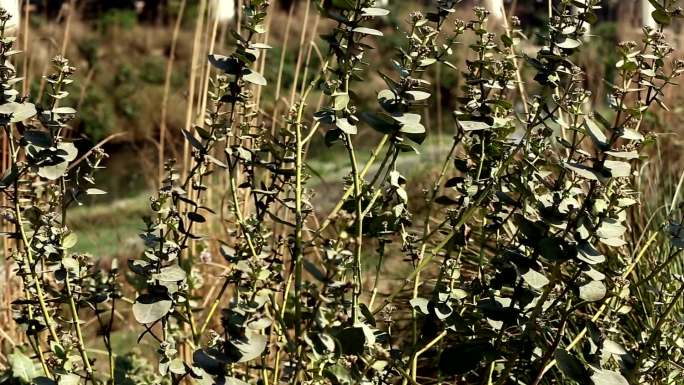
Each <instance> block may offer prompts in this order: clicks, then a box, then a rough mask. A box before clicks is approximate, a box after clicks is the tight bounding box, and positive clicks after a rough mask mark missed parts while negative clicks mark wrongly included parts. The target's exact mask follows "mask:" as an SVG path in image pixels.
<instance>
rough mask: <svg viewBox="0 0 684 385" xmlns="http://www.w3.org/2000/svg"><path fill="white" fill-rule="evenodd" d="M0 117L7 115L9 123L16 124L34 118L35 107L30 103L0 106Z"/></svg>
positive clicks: (12, 103) (11, 103)
mask: <svg viewBox="0 0 684 385" xmlns="http://www.w3.org/2000/svg"><path fill="white" fill-rule="evenodd" d="M0 115H8V116H10V119H9V121H10V123H18V122H22V121H24V120H26V119H29V118H32V117H34V116H36V106H34V105H33V104H32V103H17V102H9V103H5V104H2V105H0Z"/></svg>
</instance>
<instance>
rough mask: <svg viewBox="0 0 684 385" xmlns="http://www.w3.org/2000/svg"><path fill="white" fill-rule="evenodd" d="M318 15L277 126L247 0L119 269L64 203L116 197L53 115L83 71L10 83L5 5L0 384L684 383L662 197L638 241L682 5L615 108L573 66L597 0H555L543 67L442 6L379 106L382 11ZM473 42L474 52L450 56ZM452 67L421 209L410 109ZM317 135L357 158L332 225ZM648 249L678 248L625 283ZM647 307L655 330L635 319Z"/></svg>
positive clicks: (61, 116)
mask: <svg viewBox="0 0 684 385" xmlns="http://www.w3.org/2000/svg"><path fill="white" fill-rule="evenodd" d="M315 3H316V5H317V7H318V10H319V12H320V14H321V16H323V17H325V18H327V19H329V20H330V26H331V27H330V30H329V31H327V32H326V33H325V34H324V35H322V40H323V41H324V42H325V44H326V49H325V50H323V52H322V53H321V57H320V59H321V60H320V63H321V65H320V67H319V68H310V69H308V70H309V71H310V72H311V73H315V76H314V79H313V80H310V81H307V80H304V84H303V85H302V88H301V90H302V92H301V93H300V94H298V95H297V98H296V99H295V101H294V103H292V105H290V106H289V110H288V111H286V113H285V114H284V116H283V117H282V118H280V117H275V120H274V121H273V122H271V121H269V120H268V117H267V116H266V115H265V114H263V113H262V111H261V110H260V107H259V102H258V100H257V97H256V95H257V94H258V89H259V87H268V85H269V84H268V82H267V79H265V78H264V76H263V75H262V74H260V73H259V72H258V71H257V70H256V68H258V66H257V65H256V64H257V63H258V62H259V60H260V57H262V55H267V54H268V50H269V49H270V48H271V47H270V46H269V45H267V44H265V43H263V39H262V35H263V34H264V33H265V32H266V20H267V16H268V10H269V9H268V7H269V3H268V1H267V0H247V1H244V2H243V9H242V17H241V18H240V23H241V24H240V26H239V27H240V28H238V29H236V31H234V33H233V34H232V36H233V38H234V43H235V44H234V49H233V51H232V53H231V54H229V55H226V56H224V55H220V54H217V53H212V54H211V55H209V57H208V60H209V62H210V64H211V65H212V66H213V68H214V71H215V72H216V75H215V76H214V77H213V78H212V80H211V83H210V87H208V89H209V91H208V94H207V101H208V102H207V103H206V105H207V109H206V111H203V113H204V119H203V120H200V123H201V124H198V125H196V126H194V127H192V128H191V129H182V135H183V136H184V138H185V140H186V141H187V143H188V145H189V146H188V147H189V149H190V153H189V160H190V162H189V165H187V167H183V165H182V164H181V165H178V164H177V163H176V162H175V161H173V160H168V161H167V162H166V163H165V170H164V171H165V174H164V175H163V176H162V178H161V179H162V180H161V183H160V187H159V189H158V191H157V192H156V193H155V195H154V196H152V197H151V198H150V212H151V214H150V215H149V216H147V217H145V218H144V230H143V231H142V233H141V235H140V236H141V238H142V240H143V241H144V245H145V250H144V252H143V254H142V255H140V256H137V257H134V258H131V259H130V260H128V261H127V269H125V271H126V274H124V275H122V274H120V270H121V269H120V268H118V267H117V265H116V263H115V262H116V261H114V263H112V265H111V266H108V268H106V269H103V268H101V266H100V265H99V264H98V262H97V261H93V260H92V259H91V257H89V256H87V255H79V254H74V253H73V252H71V250H72V249H73V247H74V246H75V245H76V243H77V236H76V234H75V233H74V232H73V231H71V230H69V228H68V213H69V209H70V208H71V207H72V206H73V205H75V204H80V203H81V202H83V201H84V200H85V199H86V198H87V197H88V196H89V195H98V194H103V193H104V191H102V190H99V189H97V188H96V187H94V184H95V181H94V176H95V173H96V171H97V170H98V169H99V168H101V167H102V166H101V165H102V163H103V162H104V161H105V159H106V157H107V155H106V154H105V153H104V152H103V150H102V149H101V146H96V147H94V148H92V149H89V150H85V151H84V150H83V149H79V148H77V146H76V143H75V142H74V141H73V140H70V139H68V137H69V136H68V135H67V132H68V130H69V129H70V127H69V121H70V120H71V119H72V118H73V117H74V116H75V115H76V113H77V111H76V110H75V109H73V108H71V107H67V106H64V105H62V104H63V100H64V99H65V97H66V96H67V95H68V92H69V86H70V84H71V83H72V80H71V75H72V74H73V72H74V71H75V69H74V68H73V67H72V66H70V64H69V62H68V61H67V60H66V59H65V58H62V57H57V58H55V59H54V60H53V68H54V72H53V74H51V75H49V76H48V77H47V79H46V80H47V82H48V83H49V87H50V92H49V95H50V96H49V97H48V98H46V99H43V100H42V101H41V102H40V103H36V104H34V103H32V102H30V98H28V97H24V96H21V95H19V93H18V92H17V91H15V89H14V87H15V85H16V84H17V83H18V82H20V81H21V79H20V78H18V77H17V74H16V70H15V69H14V67H13V66H12V65H11V64H10V63H11V58H12V56H13V55H15V54H17V53H18V52H17V51H15V50H14V49H13V44H14V39H13V38H12V37H9V36H7V35H6V33H5V28H4V25H5V23H6V22H7V20H8V18H9V16H8V14H7V13H6V12H4V11H0V63H4V64H1V65H0V67H1V68H0V69H1V70H0V84H1V85H2V89H3V93H2V96H1V97H0V99H1V100H0V116H1V117H2V121H1V125H2V127H3V133H4V135H5V137H6V138H8V140H9V143H10V158H11V167H10V168H9V169H8V170H6V172H5V173H4V175H3V176H2V179H1V180H0V191H1V192H2V194H4V195H5V196H6V197H7V198H8V201H9V202H11V203H12V204H11V206H7V207H3V220H4V221H7V222H8V223H9V224H11V226H12V228H13V230H12V231H10V232H9V233H8V234H6V235H7V236H8V237H9V238H10V239H11V241H12V244H13V247H12V254H11V255H10V256H9V257H11V258H12V260H13V262H14V266H15V271H14V273H15V275H16V276H17V277H18V278H19V279H20V280H21V284H22V285H21V287H22V292H21V293H20V298H18V299H17V300H16V301H14V302H13V311H14V315H15V316H14V318H15V322H16V323H17V324H18V325H20V326H21V327H22V330H23V331H24V333H25V336H24V338H23V339H22V341H21V344H18V346H16V347H15V348H14V350H13V351H12V352H11V353H10V354H8V356H7V361H8V367H9V370H8V371H7V372H6V373H5V374H4V377H0V381H1V382H3V383H37V384H41V385H42V384H59V385H73V384H81V383H83V384H87V383H92V384H93V385H95V384H101V383H109V384H123V383H149V384H181V383H197V384H232V385H239V384H267V385H271V384H412V385H415V384H488V385H490V384H494V385H504V384H528V385H538V384H573V383H577V384H595V385H619V384H646V383H648V384H676V383H681V381H682V380H683V379H682V370H681V368H682V364H681V361H682V343H681V341H682V340H681V331H678V330H677V329H676V327H674V326H673V325H676V324H675V322H679V321H677V319H678V314H681V306H682V305H681V297H682V295H683V294H684V285H682V280H681V277H680V276H678V275H676V274H675V273H676V269H674V268H671V267H672V266H671V265H670V264H671V263H673V261H674V260H675V259H676V257H677V256H678V255H679V254H680V251H681V249H682V248H684V242H683V241H682V235H681V234H680V233H681V232H682V220H681V219H678V218H677V217H675V215H676V213H677V210H675V209H674V208H673V210H671V212H670V214H671V217H670V218H668V219H667V223H663V224H662V226H660V227H659V228H658V231H656V232H654V233H653V235H652V236H649V238H648V241H647V242H645V243H641V240H637V239H638V237H637V235H636V234H634V231H635V229H636V228H637V225H638V223H640V221H639V220H638V219H637V218H636V216H637V215H639V211H638V210H637V207H638V206H639V204H640V199H641V197H640V191H639V187H638V184H637V182H638V180H639V178H640V172H641V171H640V170H641V168H640V167H639V166H640V164H643V162H645V161H647V159H648V157H649V151H648V146H647V145H648V144H649V143H652V142H654V141H656V140H657V139H656V137H655V135H653V134H652V133H650V132H649V131H648V127H646V124H645V119H644V118H645V116H647V114H649V113H651V111H652V110H654V109H656V108H664V109H667V106H666V103H665V100H664V99H665V98H664V95H665V90H666V89H667V88H668V87H670V86H672V85H674V84H675V81H676V80H677V78H678V77H679V76H680V75H681V74H682V72H684V63H683V62H681V61H678V60H674V59H673V58H672V57H673V49H672V48H671V46H670V45H669V44H668V42H667V39H666V34H665V33H664V30H663V28H664V27H665V26H667V25H668V24H669V23H671V21H672V18H674V17H678V16H679V15H680V14H681V11H680V10H679V9H678V8H676V2H674V1H670V0H664V1H652V3H653V5H654V6H655V8H656V10H655V12H654V14H653V16H654V18H655V19H656V20H657V21H658V23H659V25H660V27H659V28H658V29H651V28H648V27H645V28H644V29H643V31H642V32H643V34H642V37H641V40H640V41H638V42H624V43H621V44H620V45H619V46H618V47H617V50H618V51H619V55H620V57H621V60H620V61H619V62H618V63H616V72H617V75H618V76H617V78H616V79H614V80H613V81H612V82H611V83H610V84H609V87H608V89H609V92H608V94H607V99H608V100H609V103H608V106H607V108H605V109H600V108H599V107H598V106H593V105H592V104H591V102H590V100H592V99H591V96H592V95H591V90H589V89H587V88H586V82H585V74H584V71H583V70H582V69H581V68H579V67H578V66H576V65H575V64H574V63H573V60H575V58H576V56H577V53H578V52H579V51H580V50H581V49H582V48H583V46H584V45H585V44H586V43H585V32H586V30H587V29H588V27H589V25H590V24H591V23H593V22H594V21H595V20H596V15H595V12H596V10H597V9H599V8H600V5H601V4H600V3H601V2H600V1H599V0H585V1H570V0H559V1H555V2H553V4H552V5H553V6H552V9H551V10H552V14H551V15H550V17H549V20H548V26H547V27H548V28H546V29H545V30H544V32H543V33H542V34H541V36H540V37H539V38H540V39H541V41H543V44H542V46H541V48H539V49H538V50H537V52H536V54H535V55H526V54H523V53H522V52H521V51H522V50H521V47H520V44H521V40H522V39H524V38H525V36H524V35H523V32H522V26H521V25H520V21H519V20H517V19H516V18H515V17H511V18H510V20H507V22H506V26H505V27H506V28H505V30H504V31H503V32H501V33H499V34H496V33H494V32H493V30H494V29H493V28H492V26H491V25H490V23H489V20H488V16H489V12H488V11H487V10H485V9H483V8H475V9H474V11H473V17H472V19H471V20H469V21H461V20H458V19H456V18H455V17H454V16H453V14H454V13H455V9H456V7H457V3H458V2H457V1H455V0H438V1H436V2H434V4H432V5H431V8H430V9H428V10H427V11H426V13H424V14H423V13H421V12H413V13H411V14H410V15H409V17H408V20H406V24H405V27H404V31H403V32H401V33H402V34H403V41H404V44H403V45H402V46H401V47H398V48H397V50H396V54H395V56H394V57H393V58H392V59H391V68H392V72H387V73H385V72H380V73H379V77H380V78H381V79H382V80H383V82H384V85H383V87H382V88H381V89H378V90H377V92H376V94H377V104H375V103H373V104H367V103H366V102H365V101H364V100H363V98H362V97H361V96H360V95H361V93H362V92H361V89H362V87H366V83H365V82H366V81H367V79H368V78H369V76H370V75H371V74H372V73H373V72H374V70H373V63H372V62H370V60H373V59H374V57H373V55H372V52H371V51H372V49H373V42H374V41H375V40H377V39H381V38H382V37H383V32H382V31H381V30H379V29H377V25H378V24H377V22H378V20H379V19H380V18H382V17H385V16H387V15H388V14H389V11H388V10H386V9H384V8H380V7H377V6H375V4H374V3H375V2H374V1H372V0H356V1H351V0H323V1H321V2H315ZM238 31H239V32H238ZM463 42H467V49H468V55H467V57H468V58H467V59H465V60H461V61H455V59H456V57H455V55H454V49H455V47H456V46H457V44H461V43H463ZM438 65H439V66H443V67H444V68H447V69H449V70H451V71H455V72H459V73H460V74H461V75H462V78H463V84H462V86H461V89H460V93H459V97H458V99H457V100H456V101H455V105H454V106H453V107H454V111H453V127H454V135H453V140H452V142H451V144H450V146H449V150H448V152H447V154H446V156H445V157H444V159H443V162H442V163H441V164H440V166H439V170H438V173H437V174H436V177H435V178H434V180H431V181H430V186H429V188H427V189H425V190H424V191H423V196H422V198H423V202H416V201H420V200H421V197H416V196H415V195H416V194H411V191H412V190H411V189H410V183H411V181H410V180H409V178H407V177H406V176H404V175H402V174H401V172H400V171H399V170H400V167H399V165H400V161H401V159H402V158H403V157H404V156H406V155H407V154H410V153H414V152H420V149H421V145H422V144H423V142H424V141H425V139H426V137H427V136H428V134H429V133H430V131H431V127H429V125H428V124H427V123H426V120H425V119H424V117H423V115H422V112H423V111H424V110H425V109H426V108H427V107H429V106H430V105H431V104H432V103H433V100H432V99H433V97H432V95H431V90H432V84H431V82H430V80H429V79H430V72H431V71H432V70H433V68H435V67H436V66H438ZM528 77H529V79H528ZM304 78H306V76H305V77H304ZM295 87H297V85H295ZM316 96H318V97H320V98H321V102H320V103H319V106H318V107H316V108H314V106H315V103H314V102H315V97H316ZM371 129H372V130H374V131H377V133H378V134H377V135H376V136H372V135H371V136H364V137H366V138H367V137H376V138H379V139H378V141H377V143H376V144H375V146H374V147H373V149H372V152H371V153H370V155H369V157H368V160H367V161H366V162H365V164H364V163H363V162H362V161H361V159H362V158H361V156H360V155H361V153H362V152H365V151H366V150H365V149H359V148H360V146H359V139H358V137H359V134H360V133H361V131H362V130H371ZM320 133H323V134H322V136H323V141H324V142H325V145H326V146H330V147H331V148H332V149H333V150H334V149H337V148H339V149H341V150H343V151H344V152H345V153H346V154H347V156H346V157H347V159H348V163H349V165H348V175H347V176H346V178H345V180H344V182H345V183H344V187H343V190H342V191H340V193H339V200H338V201H337V203H336V204H335V205H334V207H333V209H332V210H331V211H330V212H322V210H321V209H319V208H318V207H316V203H315V193H316V187H317V186H316V184H315V183H314V178H313V176H315V171H314V170H313V168H312V167H310V165H309V163H308V159H309V153H310V152H311V148H312V147H311V146H312V142H314V141H315V140H316V139H317V138H318V136H319V135H320ZM420 206H422V210H420V211H418V210H415V207H420ZM667 238H669V239H667ZM656 239H657V240H658V242H659V243H660V244H661V245H660V246H659V247H660V248H661V249H664V250H666V251H667V253H669V255H668V257H667V258H666V259H665V261H663V262H662V264H661V265H659V266H657V267H656V268H654V269H653V271H652V272H651V273H648V274H647V275H646V276H645V277H644V278H643V279H636V277H638V275H637V273H638V272H639V270H640V269H642V268H643V266H645V265H644V261H643V260H642V257H643V256H644V254H645V253H646V252H647V251H648V249H649V247H651V245H652V244H653V242H654V241H655V240H656ZM214 256H216V257H218V256H220V257H221V258H222V259H223V261H222V262H221V263H219V261H217V258H214ZM403 272H407V273H406V274H404V275H403V276H401V277H400V278H399V279H395V278H396V276H397V275H398V274H403ZM665 274H667V276H668V278H667V279H665V280H664V279H662V278H663V276H664V275H665ZM656 294H657V298H655V299H652V301H653V302H652V303H650V304H647V305H643V306H641V308H640V309H639V310H631V309H632V307H634V306H633V305H634V303H635V302H637V301H639V298H646V297H648V298H653V297H654V296H656ZM656 302H657V304H659V305H658V306H656ZM642 313H646V314H647V316H648V317H650V318H649V319H653V320H655V322H651V323H650V324H648V325H644V327H643V329H641V330H633V329H631V330H630V328H629V327H627V326H621V323H622V322H623V321H624V320H625V319H629V317H644V318H646V316H644V315H642ZM116 314H124V317H122V319H117V317H116ZM129 315H130V316H131V317H132V318H134V319H135V320H136V321H137V323H138V324H139V328H138V329H137V330H138V331H139V332H140V333H139V335H138V343H140V344H142V345H145V346H151V347H153V351H154V353H153V354H148V355H146V356H145V355H138V354H133V353H129V354H125V355H121V356H116V354H115V351H114V348H113V343H112V338H113V333H114V331H115V330H116V328H117V323H121V322H125V321H126V320H127V318H128V317H129ZM88 319H90V320H93V322H85V320H88ZM93 325H95V326H93ZM94 329H96V330H94ZM100 347H103V348H100ZM96 354H99V355H100V356H96ZM101 357H104V358H105V359H104V360H103V359H101ZM152 358H153V359H154V362H153V363H152V364H151V363H150V362H149V360H150V359H152Z"/></svg>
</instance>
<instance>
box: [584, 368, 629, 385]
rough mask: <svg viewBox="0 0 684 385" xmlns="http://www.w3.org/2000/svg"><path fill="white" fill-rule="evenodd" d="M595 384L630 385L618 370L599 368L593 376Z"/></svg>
mask: <svg viewBox="0 0 684 385" xmlns="http://www.w3.org/2000/svg"><path fill="white" fill-rule="evenodd" d="M591 381H592V382H593V383H594V385H629V382H628V381H627V379H626V378H625V377H623V376H622V375H621V374H620V373H618V372H613V371H612V370H598V371H597V372H596V373H594V374H593V375H592V376H591Z"/></svg>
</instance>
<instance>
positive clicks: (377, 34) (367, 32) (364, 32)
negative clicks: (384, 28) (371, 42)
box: [352, 27, 382, 36]
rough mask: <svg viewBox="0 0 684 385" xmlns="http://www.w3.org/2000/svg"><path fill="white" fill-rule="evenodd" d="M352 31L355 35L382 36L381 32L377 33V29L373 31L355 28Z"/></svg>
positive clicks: (371, 29) (365, 28)
mask: <svg viewBox="0 0 684 385" xmlns="http://www.w3.org/2000/svg"><path fill="white" fill-rule="evenodd" d="M352 31H354V32H356V33H360V34H363V35H373V36H382V32H380V31H378V30H377V29H373V28H367V27H356V28H354V29H352Z"/></svg>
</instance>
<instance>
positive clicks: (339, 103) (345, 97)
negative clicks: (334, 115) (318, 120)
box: [332, 93, 349, 111]
mask: <svg viewBox="0 0 684 385" xmlns="http://www.w3.org/2000/svg"><path fill="white" fill-rule="evenodd" d="M332 96H333V99H334V103H333V109H334V110H335V111H342V110H344V109H345V108H347V105H348V104H349V94H347V93H337V94H333V95H332Z"/></svg>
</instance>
